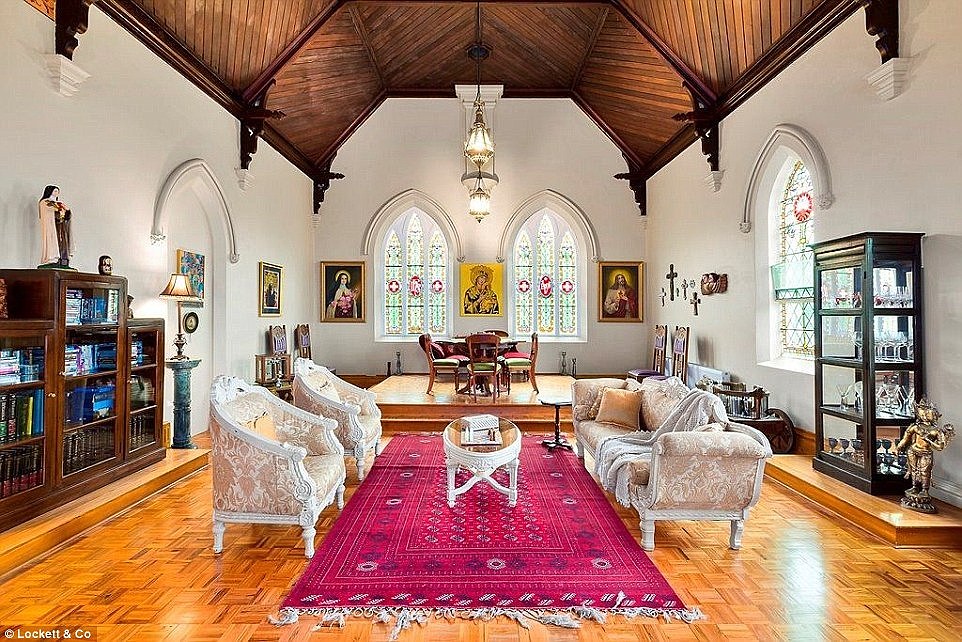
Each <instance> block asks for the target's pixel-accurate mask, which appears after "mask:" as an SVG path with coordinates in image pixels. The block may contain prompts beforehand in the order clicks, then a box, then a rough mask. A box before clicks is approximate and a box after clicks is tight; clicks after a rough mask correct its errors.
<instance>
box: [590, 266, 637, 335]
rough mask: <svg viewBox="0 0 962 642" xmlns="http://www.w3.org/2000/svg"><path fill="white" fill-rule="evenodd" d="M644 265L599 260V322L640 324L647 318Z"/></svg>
mask: <svg viewBox="0 0 962 642" xmlns="http://www.w3.org/2000/svg"><path fill="white" fill-rule="evenodd" d="M644 306H645V264H644V263H643V262H637V263H636V262H630V263H629V262H618V261H601V262H599V263H598V321H602V322H616V323H617V322H620V323H641V322H642V321H644V320H645V308H644Z"/></svg>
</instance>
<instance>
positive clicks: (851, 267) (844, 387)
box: [812, 232, 925, 495]
mask: <svg viewBox="0 0 962 642" xmlns="http://www.w3.org/2000/svg"><path fill="white" fill-rule="evenodd" d="M922 236H923V235H922V234H918V233H894V232H865V233H862V234H856V235H853V236H848V237H845V238H840V239H837V240H834V241H825V242H822V243H816V244H815V245H813V250H814V253H815V284H816V288H815V447H816V453H815V459H814V461H813V464H812V465H813V466H814V467H815V469H816V470H819V471H821V472H823V473H827V474H829V475H831V476H833V477H835V478H836V479H840V480H842V481H844V482H846V483H848V484H850V485H852V486H855V487H856V488H859V489H861V490H864V491H866V492H869V493H872V494H874V495H888V494H898V493H901V492H902V491H903V490H905V488H906V487H907V486H908V482H907V481H906V480H905V479H904V478H903V476H904V474H905V471H906V461H905V455H904V454H899V453H897V452H896V451H895V444H897V443H898V442H899V440H900V439H901V437H902V433H903V432H904V430H905V428H906V427H907V426H908V425H909V424H911V423H912V421H913V420H914V414H915V411H914V405H915V402H916V401H918V400H919V399H920V398H921V396H922V394H923V392H924V391H925V386H924V367H923V366H924V364H923V357H924V354H925V353H924V341H923V339H924V336H923V335H924V324H923V318H922Z"/></svg>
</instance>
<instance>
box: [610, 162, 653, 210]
mask: <svg viewBox="0 0 962 642" xmlns="http://www.w3.org/2000/svg"><path fill="white" fill-rule="evenodd" d="M622 156H624V155H622ZM624 159H625V162H626V163H627V164H628V171H627V172H622V173H620V174H615V176H614V177H615V178H617V179H618V180H620V181H628V188H629V189H631V191H632V192H634V194H635V203H637V204H638V210H639V211H640V212H641V216H645V215H646V214H648V203H647V200H648V191H647V188H646V181H647V180H648V174H647V173H646V172H644V171H642V168H641V167H639V166H638V165H637V164H635V163H634V162H632V161H631V159H630V158H628V157H627V156H624Z"/></svg>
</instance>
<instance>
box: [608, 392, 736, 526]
mask: <svg viewBox="0 0 962 642" xmlns="http://www.w3.org/2000/svg"><path fill="white" fill-rule="evenodd" d="M711 421H720V422H724V423H727V422H728V415H727V414H726V413H725V407H724V405H723V404H722V402H721V400H720V399H719V398H718V397H716V396H715V395H713V394H711V393H708V392H705V391H704V390H698V389H697V388H693V389H692V390H690V391H689V392H688V394H687V395H685V397H684V398H683V399H682V400H681V401H679V402H678V405H677V406H675V407H674V409H673V410H672V411H671V413H669V415H668V416H667V417H665V421H664V422H663V423H662V424H661V426H660V427H659V428H658V430H656V431H655V432H648V431H641V430H640V431H638V432H632V433H628V434H627V435H622V436H620V437H609V438H608V439H605V440H604V441H603V442H601V444H600V445H599V446H598V451H597V452H596V453H595V474H596V475H598V479H599V480H600V481H601V486H602V487H603V488H604V489H605V490H607V491H610V492H613V493H614V494H615V499H617V500H618V503H619V504H621V505H622V506H626V507H630V506H631V499H630V498H629V496H628V463H629V462H631V461H632V460H634V459H637V458H638V457H639V456H644V455H647V454H650V453H651V446H652V444H654V443H655V441H656V440H657V439H658V438H659V437H660V436H662V435H664V434H665V433H669V432H684V431H687V430H697V429H698V428H699V427H700V426H704V425H705V424H708V423H710V422H711Z"/></svg>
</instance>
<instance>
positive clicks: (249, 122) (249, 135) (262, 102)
mask: <svg viewBox="0 0 962 642" xmlns="http://www.w3.org/2000/svg"><path fill="white" fill-rule="evenodd" d="M272 87H274V81H271V82H270V83H269V84H268V85H267V87H265V88H264V91H262V92H261V93H260V95H258V96H257V97H256V98H254V100H252V101H251V104H250V105H248V106H246V107H245V108H244V111H243V112H241V115H240V166H241V169H250V166H251V161H252V160H253V159H254V154H256V153H257V139H258V138H260V136H261V134H263V133H264V125H265V124H267V121H268V120H277V119H280V118H283V117H284V116H285V114H284V112H282V111H275V110H273V109H268V108H267V94H268V93H269V92H270V90H271V88H272Z"/></svg>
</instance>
